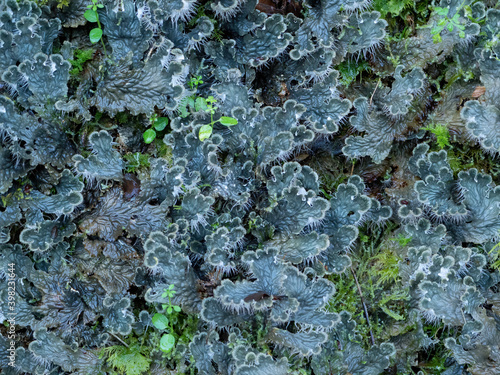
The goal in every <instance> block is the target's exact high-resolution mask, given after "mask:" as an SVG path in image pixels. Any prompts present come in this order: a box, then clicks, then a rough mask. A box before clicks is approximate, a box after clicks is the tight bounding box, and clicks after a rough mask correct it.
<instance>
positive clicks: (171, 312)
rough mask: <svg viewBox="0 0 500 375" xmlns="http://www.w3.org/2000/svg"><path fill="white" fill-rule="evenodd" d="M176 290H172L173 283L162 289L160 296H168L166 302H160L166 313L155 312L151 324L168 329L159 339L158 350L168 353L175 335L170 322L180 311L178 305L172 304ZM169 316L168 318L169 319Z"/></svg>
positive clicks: (173, 343) (173, 342) (160, 328)
mask: <svg viewBox="0 0 500 375" xmlns="http://www.w3.org/2000/svg"><path fill="white" fill-rule="evenodd" d="M175 293H176V291H175V290H174V284H170V286H169V287H168V289H164V292H163V294H162V295H161V296H162V298H167V297H168V303H165V304H162V307H163V309H164V310H165V309H166V310H167V315H168V316H167V315H165V314H160V313H156V314H155V315H154V316H153V319H152V320H153V325H154V326H155V327H156V328H158V329H159V330H162V331H163V330H169V333H164V334H163V336H162V337H161V339H160V350H161V351H163V352H165V353H169V352H170V351H171V350H172V349H173V348H174V346H175V336H174V335H173V334H172V333H173V332H174V327H173V324H172V318H173V317H174V316H175V315H176V314H177V313H179V312H181V308H180V306H177V305H173V304H172V300H171V299H172V298H173V296H174V294H175ZM169 316H170V319H169Z"/></svg>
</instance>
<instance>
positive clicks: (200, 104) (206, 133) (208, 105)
mask: <svg viewBox="0 0 500 375" xmlns="http://www.w3.org/2000/svg"><path fill="white" fill-rule="evenodd" d="M215 103H217V99H215V98H214V97H213V96H209V97H208V98H206V99H205V98H197V99H196V102H195V109H197V110H200V109H201V110H203V111H205V112H207V113H210V124H206V125H203V126H202V127H201V128H200V132H199V134H198V137H199V138H200V141H202V142H203V141H204V140H205V139H208V138H210V136H211V135H212V132H213V130H214V125H215V124H216V123H218V122H220V123H221V124H222V125H224V126H233V125H236V124H238V120H237V119H235V118H234V117H228V116H221V118H220V119H218V120H215V121H214V114H215V111H216V110H217V107H215V106H214V104H215Z"/></svg>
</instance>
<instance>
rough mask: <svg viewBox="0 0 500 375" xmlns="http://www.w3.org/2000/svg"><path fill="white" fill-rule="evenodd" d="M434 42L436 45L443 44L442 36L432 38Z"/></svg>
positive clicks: (437, 35)
mask: <svg viewBox="0 0 500 375" xmlns="http://www.w3.org/2000/svg"><path fill="white" fill-rule="evenodd" d="M432 41H433V42H434V44H436V43H441V42H442V41H443V40H442V39H441V35H439V34H436V35H434V36H433V37H432Z"/></svg>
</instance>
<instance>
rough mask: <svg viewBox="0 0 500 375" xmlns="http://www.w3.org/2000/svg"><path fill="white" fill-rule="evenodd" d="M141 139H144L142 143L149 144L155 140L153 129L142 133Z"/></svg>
mask: <svg viewBox="0 0 500 375" xmlns="http://www.w3.org/2000/svg"><path fill="white" fill-rule="evenodd" d="M142 137H143V138H144V143H147V144H149V143H151V142H153V141H154V140H155V138H156V132H155V131H154V130H153V129H148V130H146V131H145V132H144V134H143V135H142Z"/></svg>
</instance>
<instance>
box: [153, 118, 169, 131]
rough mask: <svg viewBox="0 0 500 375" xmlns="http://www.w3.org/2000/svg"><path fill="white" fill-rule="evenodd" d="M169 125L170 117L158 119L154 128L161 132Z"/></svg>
mask: <svg viewBox="0 0 500 375" xmlns="http://www.w3.org/2000/svg"><path fill="white" fill-rule="evenodd" d="M167 125H168V117H158V118H157V119H156V120H155V124H154V128H155V129H156V130H158V131H159V132H161V131H162V130H163V129H165V127H166V126H167Z"/></svg>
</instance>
